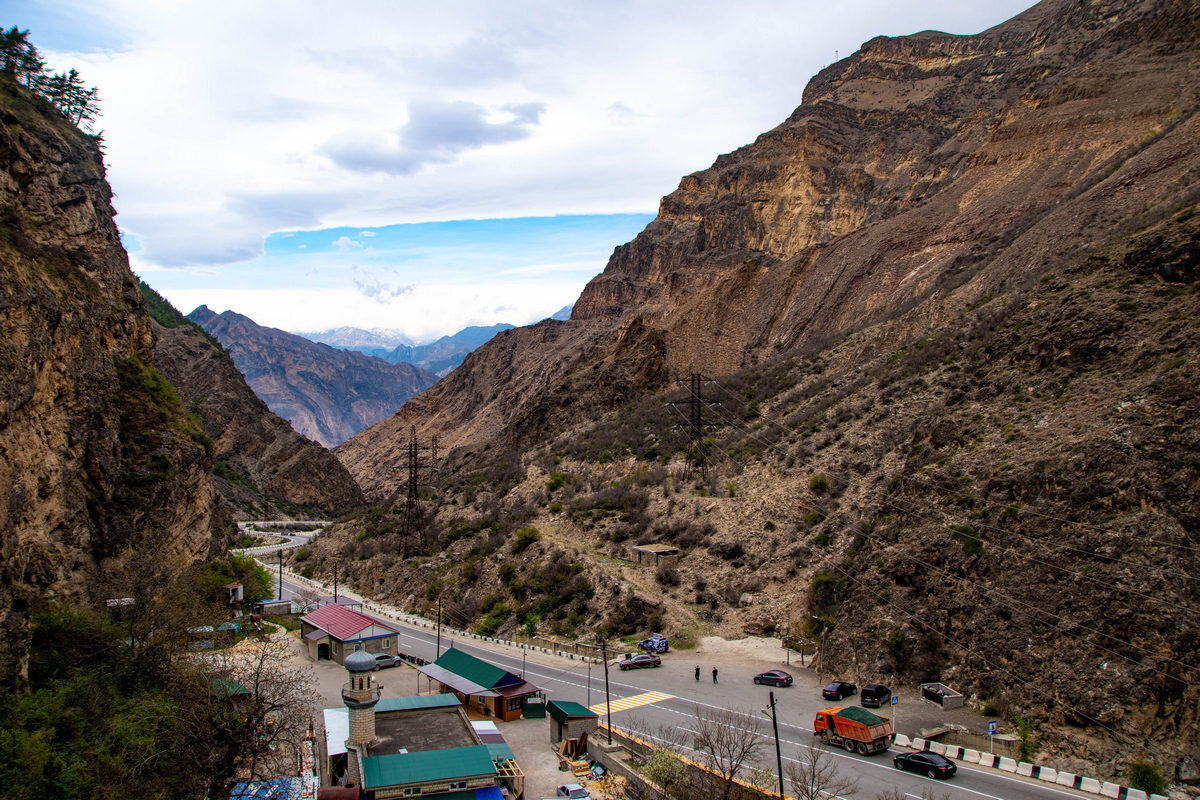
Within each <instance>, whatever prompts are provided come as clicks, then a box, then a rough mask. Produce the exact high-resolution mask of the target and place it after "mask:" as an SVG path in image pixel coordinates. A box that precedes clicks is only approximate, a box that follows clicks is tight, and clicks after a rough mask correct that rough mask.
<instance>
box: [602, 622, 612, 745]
mask: <svg viewBox="0 0 1200 800" xmlns="http://www.w3.org/2000/svg"><path fill="white" fill-rule="evenodd" d="M600 657H601V658H603V659H604V706H605V708H606V709H607V714H608V743H609V744H612V694H611V692H610V691H609V688H608V637H607V636H605V637H604V638H603V639H601V640H600Z"/></svg>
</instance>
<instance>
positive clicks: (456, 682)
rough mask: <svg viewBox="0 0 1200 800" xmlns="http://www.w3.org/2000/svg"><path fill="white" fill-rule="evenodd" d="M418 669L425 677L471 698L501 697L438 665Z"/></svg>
mask: <svg viewBox="0 0 1200 800" xmlns="http://www.w3.org/2000/svg"><path fill="white" fill-rule="evenodd" d="M417 669H418V670H419V671H420V672H421V673H422V674H424V675H427V676H429V677H430V678H433V679H434V680H435V681H437V682H438V683H440V684H442V685H444V686H449V687H450V688H451V689H453V690H454V691H456V692H461V693H462V694H465V695H470V696H471V697H499V696H500V695H499V694H497V693H496V692H494V691H492V690H491V689H489V688H487V687H486V686H480V685H479V684H478V683H475V682H473V681H469V680H467V679H466V678H464V677H463V676H461V675H456V674H454V673H453V672H451V671H450V670H448V669H446V668H445V667H439V666H438V665H437V664H426V665H425V666H423V667H417Z"/></svg>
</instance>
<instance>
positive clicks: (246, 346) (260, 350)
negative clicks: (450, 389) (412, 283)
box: [188, 306, 437, 447]
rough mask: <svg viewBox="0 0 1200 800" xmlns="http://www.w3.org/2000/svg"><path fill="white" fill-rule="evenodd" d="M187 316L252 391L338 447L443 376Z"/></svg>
mask: <svg viewBox="0 0 1200 800" xmlns="http://www.w3.org/2000/svg"><path fill="white" fill-rule="evenodd" d="M188 319H190V320H191V321H192V322H195V323H196V324H197V325H199V326H200V327H202V328H204V330H206V331H208V332H209V333H210V334H212V335H213V336H215V337H217V339H218V340H220V342H221V344H222V345H224V347H225V348H226V349H227V350H228V351H229V352H230V354H231V355H232V356H233V363H234V364H236V365H237V368H238V369H239V370H241V371H242V374H243V375H245V376H246V382H247V383H248V384H250V388H251V389H253V390H254V393H255V394H257V395H258V396H259V397H261V398H262V399H263V400H264V401H265V402H266V404H267V405H268V406H269V407H270V408H271V410H272V411H274V412H275V413H276V414H278V415H279V416H281V417H283V418H284V419H286V420H288V421H289V422H291V423H292V426H293V427H294V428H295V429H296V430H297V431H298V432H299V433H301V434H303V435H304V436H307V437H308V438H309V439H312V440H313V441H316V442H320V443H321V444H323V445H325V446H326V447H334V446H336V445H338V444H340V443H342V442H344V441H345V440H346V439H348V438H350V437H351V436H353V435H354V434H356V433H358V432H359V431H361V430H362V429H364V428H366V427H368V426H370V425H374V424H375V423H376V422H378V421H379V420H381V419H383V418H384V417H387V416H388V415H389V414H392V413H394V412H395V411H396V409H398V408H400V406H402V405H404V402H405V401H406V400H408V399H409V398H410V397H412V396H413V395H415V394H418V393H419V392H421V391H423V390H425V389H428V388H429V387H430V386H432V385H433V384H435V383H437V376H436V375H434V374H433V373H431V372H428V371H426V370H423V369H421V368H420V367H415V366H413V365H412V364H389V363H387V362H385V361H381V360H380V359H377V358H371V357H370V356H365V355H363V354H362V353H355V352H351V351H346V350H338V349H336V348H333V347H330V346H328V345H324V344H318V343H316V342H311V341H309V340H308V339H305V338H304V337H302V336H296V335H295V334H291V333H287V332H286V331H281V330H278V329H276V328H267V327H263V326H262V325H257V324H255V323H254V321H253V320H251V319H249V318H247V317H244V316H242V315H241V314H235V313H234V312H232V311H226V312H224V313H223V314H215V313H213V312H212V311H210V310H209V309H208V307H207V306H200V307H199V308H197V309H196V310H195V311H193V312H192V313H191V314H189V315H188Z"/></svg>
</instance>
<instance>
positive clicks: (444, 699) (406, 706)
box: [375, 694, 461, 714]
mask: <svg viewBox="0 0 1200 800" xmlns="http://www.w3.org/2000/svg"><path fill="white" fill-rule="evenodd" d="M459 705H461V703H459V701H458V698H457V697H455V696H454V695H452V694H423V695H419V696H416V697H385V698H384V699H382V700H380V701H379V702H378V703H376V704H375V713H376V714H378V713H380V712H382V711H411V710H413V709H418V708H453V707H457V706H459Z"/></svg>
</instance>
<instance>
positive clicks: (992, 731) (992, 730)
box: [988, 719, 996, 755]
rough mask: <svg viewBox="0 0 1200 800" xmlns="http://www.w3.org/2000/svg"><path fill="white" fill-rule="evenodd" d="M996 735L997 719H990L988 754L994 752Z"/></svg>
mask: <svg viewBox="0 0 1200 800" xmlns="http://www.w3.org/2000/svg"><path fill="white" fill-rule="evenodd" d="M995 735H996V720H994V719H989V720H988V755H991V754H992V737H993V736H995Z"/></svg>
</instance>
